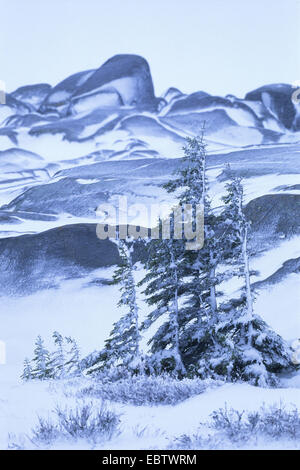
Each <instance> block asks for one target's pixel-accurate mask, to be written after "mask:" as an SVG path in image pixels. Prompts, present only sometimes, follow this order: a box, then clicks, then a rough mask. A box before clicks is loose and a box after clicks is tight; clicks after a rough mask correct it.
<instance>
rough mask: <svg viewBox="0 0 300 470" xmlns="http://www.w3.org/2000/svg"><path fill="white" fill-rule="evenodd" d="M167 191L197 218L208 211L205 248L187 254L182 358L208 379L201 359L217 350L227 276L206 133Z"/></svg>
mask: <svg viewBox="0 0 300 470" xmlns="http://www.w3.org/2000/svg"><path fill="white" fill-rule="evenodd" d="M165 188H166V189H167V191H169V192H176V193H177V194H178V201H179V204H180V205H181V206H183V207H184V205H185V204H190V205H191V206H192V207H193V214H194V215H195V213H196V206H197V205H198V206H202V208H203V211H204V246H203V247H202V248H201V249H196V250H186V251H185V253H184V254H183V259H184V261H183V265H184V266H185V268H186V270H185V273H182V274H183V276H185V277H186V279H187V281H186V282H185V283H184V289H183V290H184V295H185V298H186V301H185V303H184V306H183V307H182V315H181V317H182V324H181V329H182V334H181V338H182V354H183V356H184V359H185V362H186V364H187V365H188V366H189V369H190V370H191V369H193V370H194V371H195V373H197V374H200V375H205V371H204V370H202V369H203V367H202V362H203V361H202V362H201V365H199V364H200V363H199V360H200V357H201V355H203V353H204V351H206V350H207V349H208V347H213V346H214V347H215V348H216V347H217V343H216V338H215V336H216V334H215V329H214V326H215V324H216V318H217V315H218V302H217V296H218V293H217V290H216V287H217V285H218V284H220V283H221V282H222V280H223V276H222V275H221V274H217V268H218V265H219V264H220V263H221V262H222V255H223V251H222V249H221V247H222V237H223V234H222V230H221V229H220V228H219V223H218V222H219V220H218V219H219V217H218V216H217V215H216V214H215V213H214V211H213V210H212V207H211V201H210V198H209V195H208V183H207V178H206V144H205V142H204V136H203V133H202V135H201V136H200V137H196V138H188V139H187V144H186V146H185V147H184V158H183V159H182V166H181V168H180V169H179V171H178V173H177V177H176V178H175V179H174V180H172V181H170V182H169V183H167V184H166V185H165ZM213 355H214V354H213ZM200 369H201V370H200Z"/></svg>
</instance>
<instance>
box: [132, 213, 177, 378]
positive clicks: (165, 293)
mask: <svg viewBox="0 0 300 470" xmlns="http://www.w3.org/2000/svg"><path fill="white" fill-rule="evenodd" d="M170 225H171V226H170V235H171V238H170V239H162V238H160V239H158V240H153V241H152V242H151V243H150V245H149V246H150V249H149V257H148V258H149V260H148V263H147V265H146V267H147V270H148V272H147V274H146V276H145V277H144V279H143V280H142V281H141V283H140V285H144V284H146V288H145V290H144V293H145V295H146V302H147V303H148V305H150V306H155V308H154V310H152V311H151V312H150V313H149V315H148V316H147V318H146V320H145V321H144V323H143V325H142V327H143V329H148V328H150V327H152V326H153V325H154V324H155V323H156V321H157V320H159V319H161V320H162V324H161V325H160V326H159V328H158V329H157V331H156V332H155V334H154V335H153V336H152V337H151V339H150V340H149V342H148V344H149V345H151V353H152V356H151V360H150V362H149V366H150V369H151V370H152V369H154V370H155V371H156V372H161V371H167V372H175V373H176V374H177V375H179V376H183V375H185V374H186V369H185V366H184V363H183V360H182V352H181V344H180V343H181V341H180V335H181V323H182V318H181V314H180V308H179V297H180V295H181V293H182V289H183V274H184V266H183V261H184V259H183V253H184V242H183V240H175V239H174V219H172V218H171V224H170ZM159 228H160V232H161V230H162V223H161V221H160V222H159ZM163 320H165V321H163Z"/></svg>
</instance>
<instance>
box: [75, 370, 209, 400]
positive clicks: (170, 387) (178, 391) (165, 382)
mask: <svg viewBox="0 0 300 470" xmlns="http://www.w3.org/2000/svg"><path fill="white" fill-rule="evenodd" d="M217 384H218V382H213V381H210V380H201V379H199V378H194V379H183V380H178V379H177V378H174V377H172V376H170V375H167V374H163V375H161V376H147V375H138V376H130V377H128V378H126V379H125V378H124V379H121V380H118V381H115V382H101V381H100V380H99V378H98V380H97V382H96V381H95V382H94V383H93V384H92V385H91V386H90V387H88V388H84V389H82V390H81V391H80V392H79V397H84V396H96V397H101V398H103V399H107V400H110V401H115V402H121V403H130V404H133V405H136V406H141V405H175V404H177V403H180V402H182V401H184V400H187V399H188V398H190V397H192V396H195V395H199V394H201V393H203V392H204V391H205V390H206V389H207V388H208V387H210V386H212V385H217Z"/></svg>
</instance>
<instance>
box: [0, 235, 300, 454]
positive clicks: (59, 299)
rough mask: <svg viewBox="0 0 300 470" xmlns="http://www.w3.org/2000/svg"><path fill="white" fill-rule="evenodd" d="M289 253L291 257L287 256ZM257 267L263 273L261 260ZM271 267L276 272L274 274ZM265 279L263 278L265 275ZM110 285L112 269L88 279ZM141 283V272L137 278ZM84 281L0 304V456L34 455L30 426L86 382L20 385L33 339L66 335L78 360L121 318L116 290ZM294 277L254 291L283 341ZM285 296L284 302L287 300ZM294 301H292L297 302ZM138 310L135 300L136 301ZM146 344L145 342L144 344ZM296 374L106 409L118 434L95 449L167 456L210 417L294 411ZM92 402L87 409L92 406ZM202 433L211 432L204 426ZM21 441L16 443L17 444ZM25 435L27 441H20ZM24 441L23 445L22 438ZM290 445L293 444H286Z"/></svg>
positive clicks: (292, 323)
mask: <svg viewBox="0 0 300 470" xmlns="http://www.w3.org/2000/svg"><path fill="white" fill-rule="evenodd" d="M291 247H293V249H297V247H296V244H294V242H292V241H291V242H289V243H288V242H286V247H285V249H286V250H288V249H291ZM292 252H293V251H291V253H292ZM257 264H258V265H259V264H260V265H261V269H262V268H263V263H262V260H261V259H258V260H257ZM274 267H275V266H274ZM266 274H269V273H268V272H267V271H265V272H264V275H266ZM96 275H97V276H98V277H100V278H107V279H108V278H110V277H111V275H112V269H101V270H98V271H97V272H96V273H94V274H93V276H94V277H95V276H96ZM141 276H142V271H141V270H140V271H139V272H138V273H137V277H138V278H140V277H141ZM91 280H92V277H90V278H89V279H85V280H84V281H83V280H72V281H66V282H64V283H63V284H62V286H61V287H60V289H52V290H45V291H42V292H38V293H36V294H34V295H31V296H27V297H22V298H6V299H2V302H1V312H0V322H1V325H2V326H1V338H0V339H1V340H2V341H4V342H5V344H6V354H7V363H6V364H5V365H0V374H1V376H0V381H1V389H0V448H1V449H6V448H7V447H8V446H9V445H10V446H11V445H19V446H22V445H23V446H25V447H26V448H28V447H29V448H30V447H33V444H32V443H31V441H30V440H28V439H27V438H26V436H28V435H30V433H31V429H32V428H33V427H34V426H35V425H36V423H37V420H38V418H37V417H38V416H42V417H48V416H50V417H51V416H52V415H53V409H54V408H55V406H56V405H57V404H58V403H59V405H60V406H64V404H66V405H70V403H74V404H76V402H78V399H77V398H76V391H77V390H78V389H79V388H80V387H81V388H82V387H83V386H84V385H88V384H89V382H90V381H91V379H86V378H83V379H79V380H78V383H77V382H76V381H75V382H74V383H72V381H71V383H70V384H69V385H68V384H65V383H64V382H59V381H58V382H57V381H56V382H53V381H49V382H40V381H32V382H29V383H25V384H24V383H22V382H21V380H20V378H19V376H20V374H21V372H22V366H23V360H24V357H25V356H28V357H29V358H31V357H32V353H33V343H34V340H35V338H36V337H37V335H38V334H41V336H42V337H43V338H45V342H46V346H48V347H49V346H50V344H51V334H52V332H53V331H54V330H58V331H59V332H60V333H62V334H63V335H71V336H73V337H75V339H76V340H77V341H78V343H79V346H80V349H81V352H82V355H86V354H88V353H89V352H91V351H93V350H94V349H100V348H101V347H102V345H103V342H104V340H105V338H106V337H107V335H108V333H109V331H110V329H111V326H112V323H113V322H114V321H115V320H117V319H118V318H119V316H120V313H121V312H120V309H119V308H117V307H116V299H117V298H118V292H117V290H118V287H117V286H111V285H110V286H101V287H97V286H90V285H89V287H86V285H87V282H88V281H91ZM298 283H299V275H296V274H294V275H290V276H289V277H288V278H287V279H286V280H285V281H284V282H282V283H280V284H277V285H275V286H273V287H272V288H270V289H263V290H261V292H260V294H259V296H258V298H257V302H256V310H257V312H258V313H259V314H260V315H261V316H262V317H263V318H264V319H265V320H267V321H268V323H269V324H270V325H271V326H272V327H273V328H274V329H275V331H277V332H278V333H280V334H282V335H283V337H284V338H285V339H287V340H290V341H291V340H293V339H295V338H297V337H300V321H299V319H300V312H299V311H298V310H297V308H299V306H300V302H299V297H298V296H297V297H295V298H293V297H292V295H291V293H292V292H294V293H295V292H296V293H297V292H298V293H299V290H298V289H297V285H298ZM287 292H288V293H289V294H288V295H286V293H287ZM296 295H297V294H296ZM139 297H140V306H141V307H142V305H143V307H142V308H143V311H144V312H145V307H144V304H143V303H142V294H141V293H140V296H139ZM144 344H145V342H144ZM299 388H300V374H298V375H294V376H293V377H288V378H285V379H284V380H283V381H282V386H281V388H278V389H262V388H258V387H253V386H251V385H248V384H224V385H219V386H217V387H211V388H210V387H209V388H208V389H207V390H206V391H205V392H204V393H202V394H200V395H198V396H194V397H192V398H189V399H187V400H185V401H184V402H182V403H179V404H177V405H160V406H134V405H128V404H120V403H110V404H109V406H110V407H112V409H113V410H115V411H116V413H117V414H120V415H121V418H120V419H121V427H120V429H121V432H120V434H119V435H118V436H117V437H114V438H113V439H112V440H111V441H109V442H106V443H104V444H101V445H100V444H97V446H98V447H104V448H105V447H106V448H110V449H118V448H119V449H130V448H131V449H136V448H141V449H143V448H166V447H168V446H170V445H171V443H172V442H173V441H174V439H175V438H176V437H178V436H179V435H182V434H193V433H195V432H196V431H197V429H198V428H199V426H200V425H201V423H205V422H206V421H209V419H210V415H211V413H212V412H213V411H214V410H217V409H219V408H222V407H224V405H225V404H227V406H228V407H229V408H230V407H232V408H234V409H236V410H240V411H242V410H248V411H254V410H258V409H259V408H260V407H261V406H262V405H263V404H266V405H268V404H269V405H272V404H274V403H277V404H278V403H280V402H282V403H284V404H285V405H286V406H287V407H290V406H291V404H294V405H296V406H297V407H298V408H299V409H300V390H299ZM90 400H92V403H94V405H93V406H95V407H97V406H98V405H99V403H100V402H99V399H96V398H91V399H90V398H88V401H90ZM200 430H201V433H203V435H207V434H209V433H210V432H211V430H209V429H208V428H207V427H206V426H205V425H204V426H203V425H201V426H200ZM22 435H23V437H22ZM25 435H26V436H25ZM24 436H25V437H24ZM257 445H258V446H259V447H260V448H262V447H264V446H265V447H270V446H271V447H272V446H273V447H274V446H275V447H279V448H280V447H286V446H290V445H291V443H290V442H288V443H283V442H281V443H280V442H277V443H270V442H269V443H265V442H259V443H258V444H257ZM293 445H294V444H293ZM91 446H92V444H89V443H88V442H87V441H77V442H75V441H74V442H70V441H68V442H59V443H56V444H55V448H57V447H59V448H76V447H80V448H91Z"/></svg>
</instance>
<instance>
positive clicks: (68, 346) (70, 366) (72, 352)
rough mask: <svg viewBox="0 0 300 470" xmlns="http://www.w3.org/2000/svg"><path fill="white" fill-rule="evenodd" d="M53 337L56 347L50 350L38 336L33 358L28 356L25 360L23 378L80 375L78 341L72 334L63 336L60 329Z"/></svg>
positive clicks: (60, 377) (57, 377)
mask: <svg viewBox="0 0 300 470" xmlns="http://www.w3.org/2000/svg"><path fill="white" fill-rule="evenodd" d="M52 338H53V341H54V346H55V349H54V351H52V352H49V351H48V349H46V348H45V346H44V340H43V339H42V338H41V336H38V337H37V339H36V342H35V348H34V356H33V359H32V360H31V361H30V360H29V359H27V358H26V359H25V361H24V370H23V374H22V376H21V378H22V379H23V380H25V381H27V380H32V379H39V380H46V379H62V378H65V377H73V376H76V375H80V373H81V361H80V352H79V348H78V346H77V343H76V341H75V340H74V339H73V338H71V337H70V336H65V337H64V336H62V335H61V334H60V333H58V331H54V333H53V335H52Z"/></svg>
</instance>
